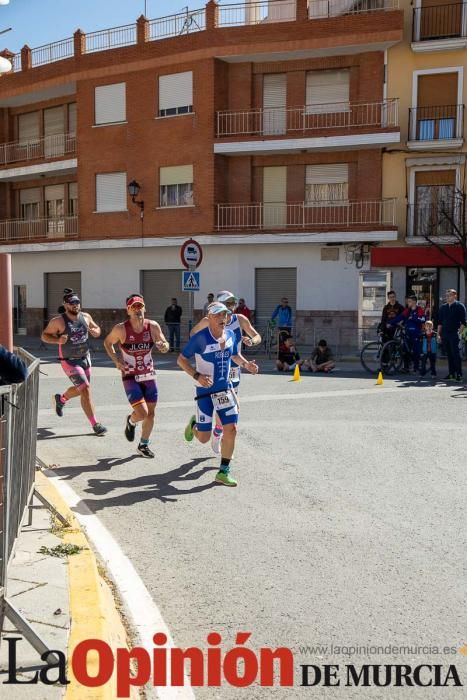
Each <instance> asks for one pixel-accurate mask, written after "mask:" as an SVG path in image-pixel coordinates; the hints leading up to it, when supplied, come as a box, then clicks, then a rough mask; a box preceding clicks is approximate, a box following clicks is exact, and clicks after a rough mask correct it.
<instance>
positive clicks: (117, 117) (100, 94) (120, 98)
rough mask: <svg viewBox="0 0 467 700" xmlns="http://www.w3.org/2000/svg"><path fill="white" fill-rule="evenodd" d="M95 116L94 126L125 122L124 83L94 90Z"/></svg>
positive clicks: (103, 86)
mask: <svg viewBox="0 0 467 700" xmlns="http://www.w3.org/2000/svg"><path fill="white" fill-rule="evenodd" d="M95 116H96V124H114V123H116V122H124V121H126V83H114V84H113V85H100V86H99V87H96V88H95Z"/></svg>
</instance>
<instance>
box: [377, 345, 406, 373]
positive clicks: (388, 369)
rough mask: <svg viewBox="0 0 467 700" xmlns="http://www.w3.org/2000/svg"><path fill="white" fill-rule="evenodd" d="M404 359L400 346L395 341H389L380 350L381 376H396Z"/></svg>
mask: <svg viewBox="0 0 467 700" xmlns="http://www.w3.org/2000/svg"><path fill="white" fill-rule="evenodd" d="M403 361H404V357H403V355H402V345H401V343H400V342H399V341H397V340H390V341H389V342H388V343H385V344H384V345H383V348H382V350H381V364H380V367H381V371H382V373H383V374H397V372H399V371H400V369H401V367H402V362H403Z"/></svg>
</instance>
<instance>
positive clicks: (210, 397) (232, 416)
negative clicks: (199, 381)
mask: <svg viewBox="0 0 467 700" xmlns="http://www.w3.org/2000/svg"><path fill="white" fill-rule="evenodd" d="M214 411H215V412H216V414H217V416H218V418H219V422H220V423H221V425H228V424H229V423H238V403H237V400H236V396H235V394H234V392H233V390H232V389H227V390H225V391H219V392H217V393H214V394H201V395H200V398H198V399H197V400H196V427H197V428H198V430H199V431H200V432H202V433H203V432H209V431H210V430H212V416H213V414H214Z"/></svg>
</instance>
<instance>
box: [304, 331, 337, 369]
mask: <svg viewBox="0 0 467 700" xmlns="http://www.w3.org/2000/svg"><path fill="white" fill-rule="evenodd" d="M335 366H336V363H335V362H334V358H333V355H332V351H331V348H330V347H329V345H328V344H327V342H326V341H325V339H324V338H322V339H321V340H320V341H319V343H318V345H317V346H316V348H315V349H314V351H313V353H312V355H311V358H310V359H309V360H307V361H306V362H305V367H307V368H308V369H309V370H310V372H326V373H327V372H331V371H332V370H333V369H334V367H335Z"/></svg>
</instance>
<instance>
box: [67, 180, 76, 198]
mask: <svg viewBox="0 0 467 700" xmlns="http://www.w3.org/2000/svg"><path fill="white" fill-rule="evenodd" d="M68 199H78V183H77V182H69V183H68Z"/></svg>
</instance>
